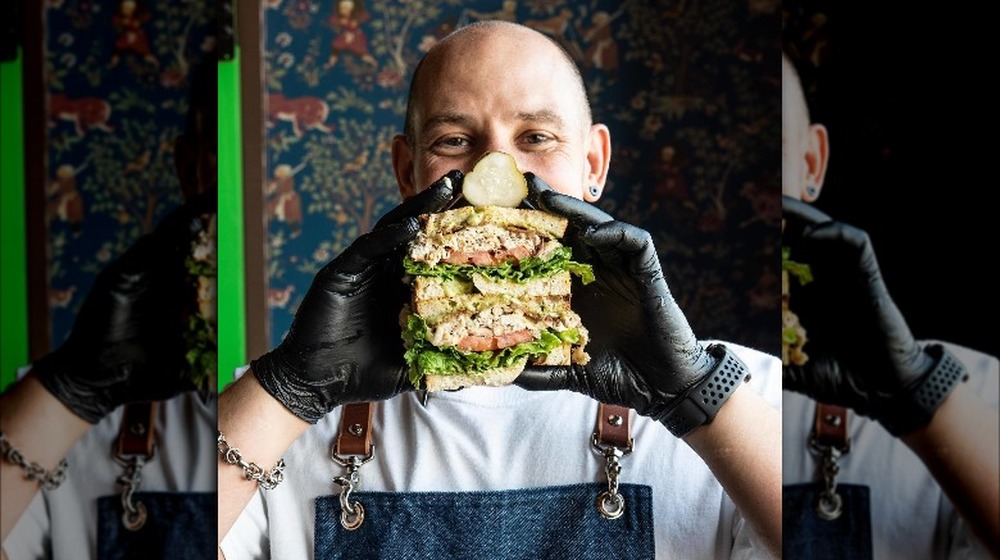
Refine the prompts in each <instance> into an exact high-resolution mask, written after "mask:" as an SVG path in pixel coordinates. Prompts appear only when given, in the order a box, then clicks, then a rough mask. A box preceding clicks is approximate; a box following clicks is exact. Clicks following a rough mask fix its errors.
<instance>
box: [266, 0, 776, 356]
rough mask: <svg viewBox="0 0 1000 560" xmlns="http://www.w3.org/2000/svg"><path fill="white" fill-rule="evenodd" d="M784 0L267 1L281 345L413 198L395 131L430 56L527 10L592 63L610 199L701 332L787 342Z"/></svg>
mask: <svg viewBox="0 0 1000 560" xmlns="http://www.w3.org/2000/svg"><path fill="white" fill-rule="evenodd" d="M780 17H781V14H780V3H779V2H776V1H774V0H749V1H748V2H742V3H739V2H728V1H722V0H706V1H703V2H697V3H696V2H689V1H687V0H676V1H672V2H650V1H639V0H633V1H626V2H611V1H604V0H589V1H583V2H575V3H572V4H569V5H567V4H565V3H563V2H557V1H555V0H522V1H516V0H502V1H501V0H479V1H475V2H460V1H457V0H409V1H406V2H402V1H389V0H332V1H323V2H319V1H315V0H294V1H293V0H266V1H265V7H264V34H265V38H264V45H263V49H264V65H265V87H266V95H267V103H266V106H267V117H268V128H267V136H266V151H267V155H266V157H267V174H268V177H267V181H266V184H265V185H264V189H265V196H266V201H267V204H266V208H267V214H268V215H267V218H268V226H267V239H268V257H267V266H268V278H269V287H268V305H269V308H270V310H271V325H270V343H271V345H272V346H273V345H277V344H278V343H279V342H280V341H281V339H282V338H283V337H284V335H285V333H286V332H287V329H288V327H289V326H290V324H291V320H292V317H293V316H294V313H295V309H296V306H297V305H298V303H299V302H300V301H301V298H302V297H303V296H304V295H305V292H306V290H307V289H308V287H309V284H310V282H311V281H312V277H313V275H314V274H315V273H316V272H317V271H318V270H319V269H320V268H321V267H322V266H323V265H324V264H326V263H327V262H328V261H329V260H330V259H331V258H333V257H334V256H336V255H337V254H338V253H339V252H340V251H342V250H343V249H344V248H345V247H346V246H347V245H348V244H349V243H350V242H351V241H352V240H353V239H354V238H356V237H357V236H358V235H360V234H362V233H364V232H366V231H368V230H369V229H370V228H371V227H372V225H373V224H374V223H375V221H376V220H377V219H378V218H379V217H380V216H381V215H382V214H383V213H385V212H386V211H388V210H389V209H390V208H392V207H393V206H395V205H396V204H397V203H398V201H399V195H398V190H397V188H396V183H395V179H394V176H393V173H392V167H391V160H390V143H391V140H392V137H393V136H394V135H395V134H396V133H397V132H399V131H401V129H402V124H403V117H404V114H405V108H406V90H407V88H408V86H409V79H410V76H411V74H412V72H413V69H414V67H415V66H416V64H417V62H418V61H419V59H420V57H421V56H422V55H423V54H424V53H425V52H426V51H427V50H428V49H429V48H430V47H431V46H432V45H434V43H435V42H436V41H438V40H439V39H440V38H441V37H443V36H444V35H446V34H447V33H449V32H451V31H452V30H454V29H456V28H457V27H459V26H462V25H465V24H468V23H471V22H474V21H477V20H485V19H504V20H509V21H517V22H520V23H523V24H525V25H527V26H529V27H532V28H534V29H536V30H538V31H540V32H542V33H545V34H547V35H549V36H550V37H552V38H554V39H555V40H556V41H558V42H559V43H560V44H562V45H563V46H564V47H565V48H566V49H567V51H568V52H569V53H570V54H571V55H572V56H573V57H574V58H575V60H576V61H577V63H578V65H579V67H580V69H581V71H582V73H583V75H584V78H585V81H586V83H587V87H588V91H589V94H590V98H591V105H592V107H593V111H594V116H595V120H597V121H600V122H604V123H605V124H607V125H608V126H609V127H610V129H611V134H612V145H613V153H612V158H611V161H612V164H611V174H610V178H609V184H608V186H607V189H606V192H605V195H604V196H603V197H602V199H601V200H600V202H599V206H601V207H602V208H603V209H604V210H606V211H608V212H610V213H611V214H612V215H614V216H615V217H616V218H618V219H620V220H624V221H627V222H630V223H633V224H636V225H639V226H641V227H643V228H645V229H647V230H649V231H650V232H651V233H652V235H653V237H654V239H655V240H656V245H657V249H658V252H659V254H660V257H661V259H662V262H663V266H664V270H665V273H666V277H667V281H668V284H669V285H670V288H671V290H672V291H673V293H674V296H675V297H676V298H677V300H678V302H679V304H680V306H681V307H682V309H683V310H684V311H685V313H686V314H687V316H688V318H689V320H690V322H691V323H692V326H693V328H694V330H695V332H696V334H697V335H698V336H699V337H700V338H722V339H727V340H731V341H734V342H739V343H743V344H746V345H749V346H753V347H756V348H760V349H763V350H766V351H770V352H773V353H775V354H776V353H777V352H778V336H777V334H778V325H779V322H780V319H779V316H778V308H779V290H778V280H779V273H778V265H779V259H778V253H777V251H776V249H777V247H778V241H779V237H780V211H781V206H780V204H781V203H780V199H779V192H780V180H779V178H780V177H779V175H780V157H781V156H780V145H779V139H780V124H781V120H780V111H781V105H780V103H781V97H780V29H781V20H780Z"/></svg>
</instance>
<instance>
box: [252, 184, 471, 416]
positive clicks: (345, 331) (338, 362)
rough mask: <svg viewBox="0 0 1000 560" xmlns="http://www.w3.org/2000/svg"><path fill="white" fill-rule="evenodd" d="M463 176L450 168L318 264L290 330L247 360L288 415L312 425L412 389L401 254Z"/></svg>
mask: <svg viewBox="0 0 1000 560" xmlns="http://www.w3.org/2000/svg"><path fill="white" fill-rule="evenodd" d="M461 181H462V174H461V173H460V172H458V171H452V172H450V173H448V175H446V176H445V177H443V178H442V179H440V180H438V181H437V182H436V183H434V184H433V185H431V186H430V187H428V188H427V189H425V190H424V191H422V192H420V193H419V194H417V195H415V196H413V197H411V198H410V199H409V200H407V201H405V202H403V203H402V204H401V205H400V206H398V207H396V208H395V209H393V210H392V211H390V212H389V213H388V214H386V216H385V217H383V218H382V219H381V220H379V222H378V224H376V226H375V228H374V229H373V230H372V231H371V232H370V233H367V234H365V235H363V236H361V237H359V238H358V239H357V240H356V241H355V242H354V243H352V244H351V246H350V247H348V248H347V249H346V250H345V251H344V252H343V253H341V254H340V256H338V257H337V258H335V259H334V260H333V261H331V262H330V263H329V264H327V265H326V266H325V267H323V269H322V270H320V271H319V272H318V273H317V274H316V277H315V278H314V279H313V283H312V286H311V287H310V288H309V291H308V293H306V296H305V298H304V299H303V300H302V303H301V304H300V305H299V309H298V311H297V312H296V314H295V318H294V320H293V321H292V326H291V328H290V329H289V331H288V335H287V336H285V339H284V340H283V341H282V342H281V344H280V345H279V346H278V347H277V348H275V349H274V350H272V351H270V352H268V353H267V354H265V355H263V356H262V357H260V358H259V359H258V360H255V361H254V362H253V363H252V364H251V365H252V368H253V372H254V375H255V376H256V377H257V380H258V381H259V382H260V384H261V386H262V387H264V389H265V390H266V391H267V392H268V393H270V394H271V395H272V396H273V397H274V398H275V399H277V400H278V402H280V403H281V404H283V405H284V406H285V408H287V409H288V410H290V411H291V412H292V413H293V414H295V415H296V416H298V417H299V418H302V419H303V420H305V421H307V422H309V423H312V424H315V423H316V422H317V421H319V419H320V418H322V417H323V416H324V415H326V414H327V413H328V412H330V411H331V410H332V409H333V408H334V407H336V406H338V405H341V404H346V403H351V402H363V401H377V400H384V399H388V398H390V397H392V396H394V395H397V394H399V393H401V392H403V391H406V390H410V389H412V386H411V385H410V383H409V381H408V368H407V366H406V362H404V361H403V342H402V339H401V338H400V336H399V333H400V327H399V313H400V311H401V309H402V307H403V304H404V303H405V302H406V301H408V299H409V287H408V286H406V285H405V284H404V283H403V282H402V276H403V271H402V261H403V256H404V252H405V248H406V244H407V243H408V242H410V241H411V240H412V239H413V238H414V237H415V236H416V234H417V232H418V231H419V230H420V225H419V222H418V220H417V216H419V215H420V214H424V213H429V212H438V211H440V210H442V209H444V208H445V207H446V206H448V205H449V204H450V203H451V202H452V200H453V198H454V195H455V193H457V192H458V191H459V188H460V186H461Z"/></svg>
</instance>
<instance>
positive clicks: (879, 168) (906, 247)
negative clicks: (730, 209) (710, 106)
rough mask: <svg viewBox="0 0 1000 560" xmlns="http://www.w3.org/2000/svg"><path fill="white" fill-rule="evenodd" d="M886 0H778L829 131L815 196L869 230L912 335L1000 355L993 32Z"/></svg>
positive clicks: (813, 104)
mask: <svg viewBox="0 0 1000 560" xmlns="http://www.w3.org/2000/svg"><path fill="white" fill-rule="evenodd" d="M892 4H893V3H890V4H889V5H885V4H884V3H880V5H878V6H871V5H867V4H866V5H865V7H864V8H863V9H862V8H861V7H860V6H859V5H857V4H852V5H844V4H842V3H840V4H838V3H834V2H829V1H827V2H820V1H801V2H785V3H784V5H783V10H784V18H785V19H784V27H783V33H784V47H785V49H786V51H787V52H789V53H790V55H791V56H792V58H793V60H794V61H795V63H796V66H797V68H798V69H799V72H800V74H801V75H802V80H803V82H804V87H805V90H806V97H807V101H808V103H809V105H810V110H811V112H812V118H813V120H814V121H816V122H822V123H823V124H825V125H826V126H827V128H828V129H829V131H830V144H831V161H830V168H829V171H828V175H827V180H826V184H825V186H824V188H823V191H822V193H821V196H820V199H819V201H818V202H817V203H816V206H817V207H819V208H821V209H823V210H824V211H826V212H827V213H828V214H830V215H831V216H833V217H834V218H835V219H838V220H841V221H844V222H848V223H851V224H853V225H856V226H858V227H861V228H863V229H865V230H866V231H868V233H869V234H870V236H871V238H872V242H873V244H874V247H875V250H876V254H877V255H878V258H879V263H880V265H881V267H882V271H883V274H884V276H885V280H886V283H887V285H888V287H889V290H890V292H891V293H892V295H893V298H894V299H895V301H896V303H897V305H898V306H899V307H900V308H901V309H902V311H903V313H904V315H905V316H906V318H907V321H908V323H909V325H910V328H911V330H912V331H913V332H914V335H915V336H917V337H918V338H936V339H942V340H947V341H950V342H955V343H958V344H962V345H965V346H969V347H973V348H976V349H979V350H983V351H987V352H990V353H992V354H993V355H997V354H998V350H1000V348H998V341H1000V337H998V332H997V326H996V325H997V321H996V318H997V311H998V306H997V285H998V283H997V280H996V276H994V275H993V274H991V272H990V270H991V269H992V268H993V267H995V264H996V261H997V254H998V251H997V233H996V230H997V228H996V223H997V220H998V218H1000V217H998V215H997V207H998V206H997V204H996V203H995V202H994V200H995V197H996V193H995V192H994V191H995V190H996V188H997V183H996V180H995V177H994V176H993V175H992V174H991V173H990V171H991V168H992V165H993V164H994V162H995V161H996V154H995V153H994V150H993V147H994V146H995V145H996V141H995V139H994V138H992V137H991V136H990V135H991V133H992V132H993V128H992V124H990V123H991V122H993V121H995V113H994V112H993V109H992V108H993V104H992V99H991V97H994V94H993V92H992V91H991V89H990V88H989V87H988V86H987V85H986V84H987V77H988V75H989V72H990V71H989V68H990V67H992V66H993V65H992V64H990V62H989V60H988V59H987V56H988V53H989V52H990V51H991V50H992V47H990V48H987V46H986V42H987V40H988V39H989V38H990V37H991V36H992V35H993V34H995V31H994V30H987V29H985V28H986V24H985V20H984V19H983V18H978V21H977V18H976V17H975V16H974V15H970V14H969V13H968V12H967V11H965V10H962V11H957V12H956V13H942V11H941V10H918V9H916V8H915V7H914V6H913V5H912V4H907V5H903V4H901V3H895V5H892ZM955 37H957V38H955Z"/></svg>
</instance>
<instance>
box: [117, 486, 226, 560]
mask: <svg viewBox="0 0 1000 560" xmlns="http://www.w3.org/2000/svg"><path fill="white" fill-rule="evenodd" d="M135 499H136V502H137V503H142V504H143V506H144V507H145V509H146V521H145V523H143V524H142V526H141V527H139V528H138V529H136V530H134V531H132V530H129V529H127V528H126V527H125V525H124V523H123V522H122V515H123V514H124V513H125V509H124V507H123V506H122V500H121V496H118V495H115V496H104V497H102V498H98V500H97V512H98V515H97V558H98V560H128V559H132V558H134V559H137V560H138V559H141V560H156V559H159V558H163V559H167V558H170V559H175V558H177V559H181V558H183V559H199V558H204V559H212V558H217V557H218V554H217V552H216V534H215V533H216V528H217V526H218V516H217V512H218V501H217V497H216V494H215V493H214V492H136V493H135Z"/></svg>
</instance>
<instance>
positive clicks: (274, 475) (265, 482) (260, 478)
mask: <svg viewBox="0 0 1000 560" xmlns="http://www.w3.org/2000/svg"><path fill="white" fill-rule="evenodd" d="M218 444H219V455H221V456H222V458H223V460H225V461H226V462H227V463H229V464H230V465H237V466H239V467H240V468H242V469H243V476H244V477H246V479H247V480H256V481H257V484H259V485H260V487H261V488H263V489H264V490H274V488H275V487H277V486H278V485H279V484H281V481H283V480H285V473H284V470H285V459H284V458H282V459H278V464H276V465H274V466H273V467H271V470H269V471H267V472H264V468H263V467H261V466H260V465H258V464H257V463H254V462H249V463H248V462H246V461H244V460H243V454H242V453H240V450H239V449H237V448H235V447H233V446H231V445H229V442H228V441H226V436H224V435H222V432H221V431H220V432H219V439H218Z"/></svg>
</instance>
